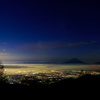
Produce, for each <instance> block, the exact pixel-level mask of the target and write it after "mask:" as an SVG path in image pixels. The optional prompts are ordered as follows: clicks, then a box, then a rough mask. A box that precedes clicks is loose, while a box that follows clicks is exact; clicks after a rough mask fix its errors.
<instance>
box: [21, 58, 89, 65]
mask: <svg viewBox="0 0 100 100" xmlns="http://www.w3.org/2000/svg"><path fill="white" fill-rule="evenodd" d="M22 64H88V63H85V62H83V61H81V60H79V59H77V58H73V59H70V60H68V61H66V62H61V63H59V62H22Z"/></svg>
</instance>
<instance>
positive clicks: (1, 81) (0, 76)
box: [0, 60, 6, 84]
mask: <svg viewBox="0 0 100 100" xmlns="http://www.w3.org/2000/svg"><path fill="white" fill-rule="evenodd" d="M3 72H4V66H3V65H2V63H1V60H0V84H4V83H6V79H5V76H4V75H3Z"/></svg>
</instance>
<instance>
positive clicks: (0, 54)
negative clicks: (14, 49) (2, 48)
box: [0, 53, 9, 56]
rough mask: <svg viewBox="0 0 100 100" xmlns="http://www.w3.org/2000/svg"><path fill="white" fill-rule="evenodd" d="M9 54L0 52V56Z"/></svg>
mask: <svg viewBox="0 0 100 100" xmlns="http://www.w3.org/2000/svg"><path fill="white" fill-rule="evenodd" d="M6 55H9V53H0V56H6Z"/></svg>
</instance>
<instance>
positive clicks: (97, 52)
mask: <svg viewBox="0 0 100 100" xmlns="http://www.w3.org/2000/svg"><path fill="white" fill-rule="evenodd" d="M72 58H78V59H80V60H82V61H84V62H88V63H94V62H99V61H100V0H0V59H1V60H2V62H3V63H18V62H63V61H68V60H70V59H72Z"/></svg>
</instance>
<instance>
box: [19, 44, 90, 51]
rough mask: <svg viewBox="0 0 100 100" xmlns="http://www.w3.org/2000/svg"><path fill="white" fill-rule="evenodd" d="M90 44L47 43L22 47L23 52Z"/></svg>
mask: <svg viewBox="0 0 100 100" xmlns="http://www.w3.org/2000/svg"><path fill="white" fill-rule="evenodd" d="M87 44H89V43H88V42H78V43H64V42H63V43H57V42H54V43H47V42H45V43H44V42H37V43H33V44H25V45H23V46H20V49H21V50H44V49H55V48H66V47H76V46H82V45H87Z"/></svg>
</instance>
